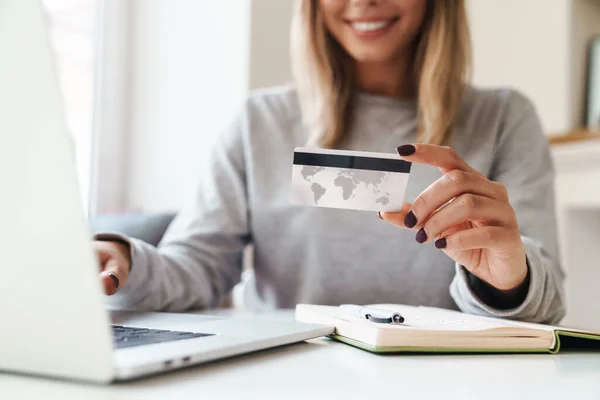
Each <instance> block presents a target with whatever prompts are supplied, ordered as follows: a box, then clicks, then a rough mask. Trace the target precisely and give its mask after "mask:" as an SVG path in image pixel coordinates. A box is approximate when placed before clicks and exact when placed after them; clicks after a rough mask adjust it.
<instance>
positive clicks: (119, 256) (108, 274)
mask: <svg viewBox="0 0 600 400" xmlns="http://www.w3.org/2000/svg"><path fill="white" fill-rule="evenodd" d="M92 245H93V248H94V250H95V251H96V255H97V257H98V265H100V279H101V280H102V285H103V286H104V293H106V294H107V295H109V296H110V295H113V294H115V293H117V290H119V289H121V288H122V287H123V286H125V283H126V282H127V278H128V277H129V270H130V268H131V256H130V249H129V247H128V246H127V245H125V244H123V243H120V242H111V241H94V242H92Z"/></svg>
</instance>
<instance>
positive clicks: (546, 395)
mask: <svg viewBox="0 0 600 400" xmlns="http://www.w3.org/2000/svg"><path fill="white" fill-rule="evenodd" d="M290 317H291V313H289V312H287V313H282V312H279V313H276V314H269V315H263V316H258V318H277V319H280V318H290ZM375 396H385V397H382V398H385V399H392V398H393V399H397V398H415V399H423V398H425V399H429V398H431V399H433V398H444V399H445V398H449V399H452V398H456V399H468V398H478V399H480V398H485V399H503V400H506V399H516V398H530V399H538V398H539V399H544V400H547V399H561V400H565V399H570V398H576V399H600V353H596V354H589V353H587V354H576V353H572V354H562V355H556V356H553V355H442V356H437V355H436V356H433V355H392V356H390V355H386V356H381V355H374V354H371V353H368V352H365V351H363V350H360V349H356V348H353V347H350V346H347V345H344V344H341V343H338V342H334V341H331V340H329V339H325V338H323V339H315V340H311V341H309V342H305V343H299V344H295V345H291V346H286V347H282V348H279V349H272V350H267V351H263V352H260V353H254V354H250V355H246V356H242V357H237V358H232V359H228V360H223V361H219V362H216V363H212V364H207V365H199V366H195V367H191V368H189V369H187V370H182V371H178V372H173V373H170V374H167V375H159V376H156V377H152V378H146V379H142V380H138V381H134V382H129V383H119V384H115V385H112V386H93V385H87V384H81V383H70V382H62V381H54V380H49V379H42V378H35V377H24V376H17V375H7V374H0V399H2V400H8V399H38V398H40V399H41V398H43V399H48V398H50V399H54V398H56V399H65V400H69V399H77V400H80V399H86V400H96V399H103V400H104V399H144V400H146V399H175V398H194V399H215V400H217V399H219V400H220V399H229V398H240V399H261V400H267V399H316V398H328V399H346V398H363V399H369V400H371V399H374V398H375Z"/></svg>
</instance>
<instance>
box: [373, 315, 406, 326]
mask: <svg viewBox="0 0 600 400" xmlns="http://www.w3.org/2000/svg"><path fill="white" fill-rule="evenodd" d="M365 318H366V319H368V320H369V321H371V322H375V323H378V324H401V323H403V322H404V317H403V316H402V315H399V314H396V313H393V314H392V316H391V317H376V316H373V315H371V314H366V315H365Z"/></svg>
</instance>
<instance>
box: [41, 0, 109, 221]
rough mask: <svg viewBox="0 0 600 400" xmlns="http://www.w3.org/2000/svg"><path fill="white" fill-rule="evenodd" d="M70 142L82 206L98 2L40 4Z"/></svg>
mask: <svg viewBox="0 0 600 400" xmlns="http://www.w3.org/2000/svg"><path fill="white" fill-rule="evenodd" d="M42 2H43V4H44V7H45V9H46V12H47V17H48V18H47V20H48V27H49V34H50V40H51V43H52V46H53V49H54V57H55V61H56V66H57V73H58V78H59V83H60V88H61V92H62V95H63V101H64V105H65V112H66V119H67V126H68V128H69V131H70V133H71V135H72V138H73V143H74V147H75V155H76V158H77V164H76V165H77V173H78V177H79V186H80V189H81V196H82V200H83V205H84V208H85V211H86V213H87V211H88V206H89V201H90V186H91V166H92V155H93V148H92V143H93V140H92V138H93V135H92V128H93V114H94V81H95V79H94V65H95V50H96V40H95V39H96V34H95V33H96V17H97V15H98V14H99V7H100V0H43V1H42Z"/></svg>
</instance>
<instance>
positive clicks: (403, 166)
mask: <svg viewBox="0 0 600 400" xmlns="http://www.w3.org/2000/svg"><path fill="white" fill-rule="evenodd" d="M410 168H411V163H410V162H408V161H404V160H402V159H400V156H398V155H396V154H388V153H372V152H363V151H348V150H330V149H313V148H310V149H309V148H301V147H299V148H296V149H295V150H294V165H293V168H292V184H291V196H290V197H291V199H290V200H291V203H292V204H294V205H301V206H316V207H328V208H344V209H350V210H363V211H383V212H393V211H400V210H402V204H403V203H404V195H405V193H406V187H407V185H408V178H409V174H410Z"/></svg>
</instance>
